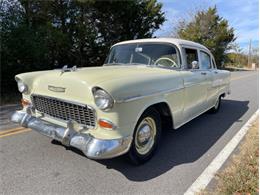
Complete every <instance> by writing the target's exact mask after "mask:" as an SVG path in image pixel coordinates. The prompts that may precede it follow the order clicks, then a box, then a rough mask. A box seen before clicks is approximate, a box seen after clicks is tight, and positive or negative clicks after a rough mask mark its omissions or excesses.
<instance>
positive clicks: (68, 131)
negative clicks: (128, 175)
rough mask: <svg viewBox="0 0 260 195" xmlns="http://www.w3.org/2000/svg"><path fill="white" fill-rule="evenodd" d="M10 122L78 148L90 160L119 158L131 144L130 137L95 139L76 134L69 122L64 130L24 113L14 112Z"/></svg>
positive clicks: (72, 124)
mask: <svg viewBox="0 0 260 195" xmlns="http://www.w3.org/2000/svg"><path fill="white" fill-rule="evenodd" d="M11 121H13V122H16V123H19V124H21V125H22V126H23V127H27V128H31V129H33V130H35V131H37V132H39V133H41V134H43V135H45V136H48V137H51V138H53V139H55V140H58V141H60V142H62V143H63V144H64V145H67V146H72V147H75V148H78V149H79V150H81V151H82V152H83V153H84V154H85V155H86V156H87V157H88V158H91V159H109V158H113V157H116V156H120V155H122V154H124V153H126V152H128V150H129V148H130V146H131V143H132V136H127V137H122V138H120V139H109V140H103V139H97V138H95V137H93V136H92V135H90V134H85V133H78V132H76V131H75V129H74V128H75V127H74V125H75V124H74V122H73V121H69V122H68V123H67V128H64V127H61V126H58V125H55V124H52V123H49V122H46V121H44V120H42V119H39V118H36V117H34V116H32V115H30V114H28V113H26V112H24V111H16V112H15V113H14V114H13V115H12V117H11Z"/></svg>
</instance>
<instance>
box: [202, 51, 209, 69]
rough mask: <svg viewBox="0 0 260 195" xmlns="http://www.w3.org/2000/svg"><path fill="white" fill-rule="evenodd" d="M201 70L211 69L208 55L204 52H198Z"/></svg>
mask: <svg viewBox="0 0 260 195" xmlns="http://www.w3.org/2000/svg"><path fill="white" fill-rule="evenodd" d="M200 60H201V69H210V68H211V59H210V55H209V54H208V53H206V52H204V51H200Z"/></svg>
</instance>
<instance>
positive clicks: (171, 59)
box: [105, 43, 180, 68]
mask: <svg viewBox="0 0 260 195" xmlns="http://www.w3.org/2000/svg"><path fill="white" fill-rule="evenodd" d="M105 64H106V65H138V64H146V65H157V66H164V67H173V68H179V67H180V61H179V57H178V53H177V49H176V48H175V47H174V46H173V45H169V44H163V43H135V44H123V45H116V46H114V47H112V49H111V50H110V53H109V55H108V58H107V60H106V62H105Z"/></svg>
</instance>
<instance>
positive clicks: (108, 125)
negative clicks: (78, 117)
mask: <svg viewBox="0 0 260 195" xmlns="http://www.w3.org/2000/svg"><path fill="white" fill-rule="evenodd" d="M98 124H99V126H100V127H102V128H104V129H114V127H115V126H114V125H113V123H112V122H110V121H108V120H105V119H100V120H99V121H98Z"/></svg>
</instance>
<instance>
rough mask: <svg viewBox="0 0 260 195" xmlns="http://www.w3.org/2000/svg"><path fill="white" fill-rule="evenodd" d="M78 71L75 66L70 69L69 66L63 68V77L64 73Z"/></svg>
mask: <svg viewBox="0 0 260 195" xmlns="http://www.w3.org/2000/svg"><path fill="white" fill-rule="evenodd" d="M76 70H77V66H73V67H72V68H68V65H65V66H63V67H62V69H61V75H62V74H63V73H64V72H75V71H76Z"/></svg>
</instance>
